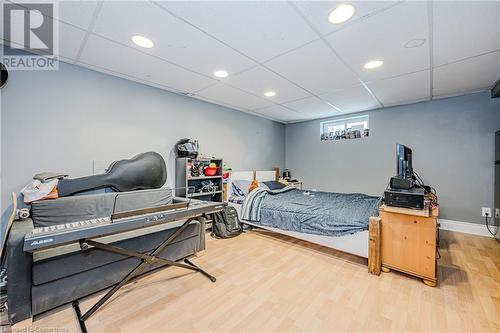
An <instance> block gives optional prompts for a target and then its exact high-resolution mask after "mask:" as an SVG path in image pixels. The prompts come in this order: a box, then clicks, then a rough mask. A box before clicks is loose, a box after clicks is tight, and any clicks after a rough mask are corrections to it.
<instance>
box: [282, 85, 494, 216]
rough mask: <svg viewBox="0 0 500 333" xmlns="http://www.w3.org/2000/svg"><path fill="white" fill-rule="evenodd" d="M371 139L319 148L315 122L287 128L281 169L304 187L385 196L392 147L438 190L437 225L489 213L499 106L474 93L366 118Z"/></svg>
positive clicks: (391, 168)
mask: <svg viewBox="0 0 500 333" xmlns="http://www.w3.org/2000/svg"><path fill="white" fill-rule="evenodd" d="M367 113H368V114H369V117H370V137H368V138H362V139H357V140H344V141H336V142H320V139H319V136H320V121H319V120H317V121H309V122H303V123H296V124H290V125H287V127H286V167H287V168H289V169H290V170H291V172H292V176H293V177H294V178H299V179H301V180H303V181H304V183H305V186H306V188H309V189H313V188H315V189H318V190H327V191H337V192H363V193H368V194H372V195H382V193H383V191H384V189H385V187H386V185H387V183H388V181H389V178H390V177H391V176H393V175H394V174H395V169H396V162H395V145H396V143H402V144H405V145H407V146H409V147H411V148H412V149H413V167H414V169H415V170H416V171H417V172H418V173H419V174H420V176H421V177H422V178H423V179H424V181H425V182H426V183H428V184H430V185H432V186H434V187H435V188H436V189H437V192H438V196H439V201H440V204H441V216H440V217H441V218H444V219H450V220H457V221H464V222H473V223H483V221H484V220H483V219H482V218H481V207H482V206H485V207H492V205H493V186H494V183H493V181H494V166H493V163H494V132H495V131H496V130H499V129H500V101H499V100H492V99H491V98H490V96H489V94H488V93H486V92H485V93H477V94H471V95H465V96H459V97H453V98H448V99H442V100H436V101H432V102H422V103H416V104H410V105H404V106H397V107H391V108H386V109H380V110H374V111H371V112H367Z"/></svg>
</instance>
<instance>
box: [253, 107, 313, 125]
mask: <svg viewBox="0 0 500 333" xmlns="http://www.w3.org/2000/svg"><path fill="white" fill-rule="evenodd" d="M255 112H257V113H260V114H262V115H264V116H267V117H270V118H274V119H278V120H281V121H284V122H289V121H300V120H306V119H308V117H307V116H305V115H302V114H300V113H298V112H294V111H292V110H289V109H287V108H285V107H283V106H280V105H275V106H271V107H269V108H265V109H261V110H257V111H255Z"/></svg>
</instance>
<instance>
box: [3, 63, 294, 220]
mask: <svg viewBox="0 0 500 333" xmlns="http://www.w3.org/2000/svg"><path fill="white" fill-rule="evenodd" d="M1 108H2V109H1V116H2V122H1V130H2V132H1V148H2V151H1V172H2V181H1V186H2V188H1V190H2V191H1V192H2V213H3V220H5V216H6V214H5V211H6V208H7V207H8V205H10V202H9V197H10V195H8V194H9V193H10V192H11V191H15V192H19V191H20V189H21V188H22V187H23V186H24V185H25V184H26V183H27V182H29V181H30V179H31V177H32V176H33V175H34V174H35V173H37V172H40V171H61V172H67V173H69V174H70V175H71V176H72V177H78V176H84V175H89V174H92V171H93V161H94V160H95V161H97V162H98V163H101V164H103V163H104V164H105V163H107V162H108V161H112V160H115V159H121V158H130V157H132V156H134V155H135V154H138V153H141V152H144V151H156V152H159V153H161V154H162V155H163V156H164V157H165V159H166V160H168V171H169V174H168V183H169V184H170V185H172V186H173V184H174V165H175V164H174V161H175V160H174V157H173V152H172V151H171V150H172V147H173V145H174V144H175V142H176V141H177V140H178V139H180V138H184V137H187V138H195V139H198V140H199V141H200V146H201V152H202V153H204V154H206V155H207V156H217V157H222V158H224V160H225V161H226V162H227V163H228V164H229V165H230V166H232V167H233V169H235V170H238V169H240V170H241V169H244V170H252V169H270V168H272V167H274V166H279V167H283V165H284V160H285V153H284V149H285V143H284V137H285V126H284V125H283V124H280V123H277V122H273V121H270V120H267V119H263V118H260V117H257V116H254V115H250V114H246V113H243V112H239V111H236V110H232V109H228V108H224V107H222V106H217V105H214V104H210V103H206V102H203V101H198V100H196V99H193V98H189V97H184V96H181V95H177V94H173V93H169V92H166V91H163V90H159V89H156V88H152V87H148V86H145V85H142V84H138V83H134V82H131V81H127V80H124V79H120V78H116V77H113V76H108V75H105V74H101V73H98V72H94V71H91V70H87V69H84V68H80V67H77V66H73V65H68V64H63V63H61V64H60V69H59V71H47V72H42V71H36V72H35V71H29V72H28V71H25V72H21V71H18V72H13V73H11V76H10V78H9V82H8V84H7V85H6V86H5V87H4V88H3V89H2V90H1Z"/></svg>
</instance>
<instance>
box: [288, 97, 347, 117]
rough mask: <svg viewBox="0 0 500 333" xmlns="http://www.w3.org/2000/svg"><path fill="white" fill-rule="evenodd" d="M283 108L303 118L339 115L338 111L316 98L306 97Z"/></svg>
mask: <svg viewBox="0 0 500 333" xmlns="http://www.w3.org/2000/svg"><path fill="white" fill-rule="evenodd" d="M283 106H285V107H287V108H289V109H292V110H295V111H297V112H299V113H301V114H303V115H304V116H305V117H308V118H311V119H312V118H317V117H328V116H333V115H336V114H339V113H340V111H338V110H337V109H335V108H334V107H333V106H331V105H330V104H328V103H327V102H325V101H322V100H321V99H319V98H317V97H307V98H303V99H299V100H297V101H293V102H289V103H285V104H283Z"/></svg>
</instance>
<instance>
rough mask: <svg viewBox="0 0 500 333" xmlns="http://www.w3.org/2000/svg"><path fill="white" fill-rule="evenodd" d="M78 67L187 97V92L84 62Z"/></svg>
mask: <svg viewBox="0 0 500 333" xmlns="http://www.w3.org/2000/svg"><path fill="white" fill-rule="evenodd" d="M78 65H79V66H81V67H85V68H88V69H91V70H94V71H96V72H101V73H104V74H108V75H112V76H116V77H120V78H122V79H126V80H129V81H134V82H138V83H142V84H145V85H148V86H151V87H155V88H158V89H163V90H167V91H171V92H174V93H180V94H183V95H186V93H185V92H182V91H180V90H176V89H174V88H171V87H166V86H163V85H160V84H157V83H154V82H151V81H147V80H142V79H139V78H137V77H133V76H130V75H126V74H122V73H118V72H113V71H110V70H107V69H106V68H102V67H97V66H94V65H90V64H86V63H82V62H80V63H78Z"/></svg>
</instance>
